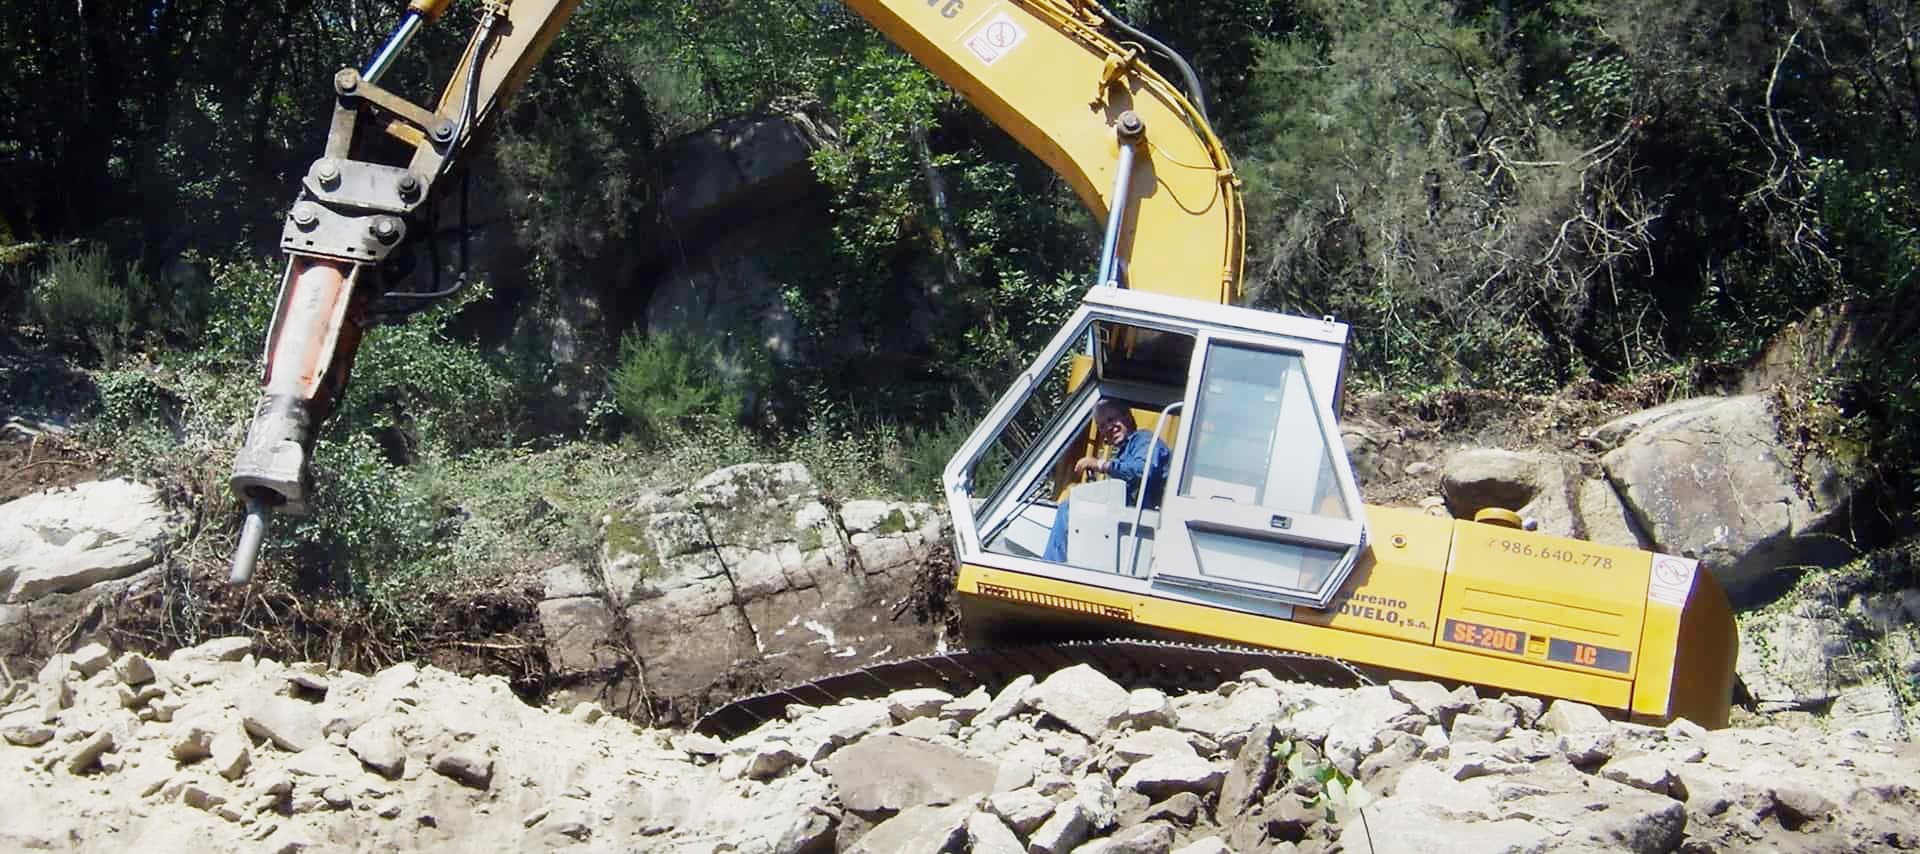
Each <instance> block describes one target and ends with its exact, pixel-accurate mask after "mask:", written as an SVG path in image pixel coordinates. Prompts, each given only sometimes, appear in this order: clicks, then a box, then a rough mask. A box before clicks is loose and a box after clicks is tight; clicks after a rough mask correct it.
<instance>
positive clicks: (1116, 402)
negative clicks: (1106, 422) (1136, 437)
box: [1093, 397, 1140, 427]
mask: <svg viewBox="0 0 1920 854" xmlns="http://www.w3.org/2000/svg"><path fill="white" fill-rule="evenodd" d="M1103 409H1104V410H1107V411H1109V412H1118V413H1120V420H1122V421H1125V422H1127V426H1128V427H1139V426H1140V424H1139V422H1136V421H1134V420H1133V407H1131V406H1128V405H1127V402H1126V401H1124V400H1121V399H1119V398H1117V397H1103V398H1100V402H1099V403H1096V404H1094V405H1093V417H1094V418H1096V419H1098V418H1099V417H1100V410H1103Z"/></svg>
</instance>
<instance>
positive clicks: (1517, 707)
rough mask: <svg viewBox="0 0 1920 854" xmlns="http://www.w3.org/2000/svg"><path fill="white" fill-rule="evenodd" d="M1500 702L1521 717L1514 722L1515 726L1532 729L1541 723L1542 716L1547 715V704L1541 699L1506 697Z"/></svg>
mask: <svg viewBox="0 0 1920 854" xmlns="http://www.w3.org/2000/svg"><path fill="white" fill-rule="evenodd" d="M1500 701H1501V702H1503V703H1505V704H1506V705H1507V707H1508V708H1511V709H1513V710H1514V712H1515V713H1517V714H1518V715H1519V717H1518V718H1517V719H1515V720H1514V721H1513V724H1514V725H1515V726H1523V727H1530V726H1533V725H1535V724H1537V723H1539V722H1540V716H1541V715H1544V714H1546V713H1547V704H1546V702H1545V701H1543V700H1541V699H1540V698H1539V697H1527V696H1506V697H1501V698H1500Z"/></svg>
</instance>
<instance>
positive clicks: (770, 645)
mask: <svg viewBox="0 0 1920 854" xmlns="http://www.w3.org/2000/svg"><path fill="white" fill-rule="evenodd" d="M945 525H946V521H945V516H944V515H943V514H940V513H938V512H936V511H935V510H934V508H932V507H931V506H928V505H925V504H912V503H896V502H873V501H851V502H847V503H846V504H845V505H843V506H839V507H834V506H829V505H828V504H827V503H826V502H825V501H824V500H823V498H822V496H821V494H820V488H819V486H818V485H817V484H815V483H814V481H813V476H812V474H811V473H809V472H808V471H807V469H806V467H805V466H803V465H800V464H798V463H784V464H777V465H774V464H760V463H753V464H746V465H739V466H733V467H730V468H725V469H721V470H719V471H716V472H714V473H712V474H710V475H708V476H706V477H704V478H702V479H701V480H699V481H698V482H696V483H694V484H692V485H691V486H689V487H687V488H685V489H680V490H670V491H667V492H659V493H648V494H645V495H641V496H637V497H635V498H632V499H629V500H625V501H622V502H619V504H618V505H617V506H616V507H615V508H613V509H612V510H611V511H610V512H609V513H607V514H606V515H605V516H604V517H603V518H602V519H601V531H602V546H601V561H600V566H599V567H598V571H597V572H583V573H567V574H565V575H564V576H563V577H559V578H554V579H550V580H549V582H550V583H549V587H550V588H551V590H552V593H550V596H552V598H550V599H549V600H548V601H547V602H546V603H543V604H542V606H541V615H542V618H543V626H544V628H545V629H546V636H547V639H548V647H549V648H548V654H549V657H550V658H552V659H553V660H554V661H555V662H556V663H557V664H559V665H561V666H562V667H563V668H565V669H567V670H569V671H571V672H573V673H575V674H578V675H583V676H594V675H600V676H604V675H608V674H607V673H605V672H604V671H607V670H609V669H615V670H617V668H611V665H613V664H616V663H619V662H621V661H624V660H625V659H626V657H627V656H631V657H632V659H633V660H634V663H637V664H638V665H639V667H640V668H641V669H642V671H643V672H644V687H642V686H640V685H633V686H626V687H628V688H640V689H641V690H642V691H644V692H645V694H646V695H649V696H650V698H651V700H652V701H653V702H654V703H656V704H657V705H655V706H651V707H650V710H651V711H652V712H653V713H655V714H658V713H659V712H661V711H662V707H665V710H666V711H667V713H668V716H669V719H674V718H678V717H680V716H681V715H682V714H691V713H692V712H693V711H694V710H696V709H699V708H703V707H705V708H710V707H711V706H712V705H713V704H714V702H716V701H719V700H724V699H731V698H732V697H733V696H736V695H738V694H739V693H742V692H743V691H744V692H750V691H751V690H752V689H754V688H756V687H763V686H764V687H774V686H778V685H784V684H788V683H792V682H799V681H804V680H806V679H810V678H813V677H816V676H820V675H824V674H828V673H835V672H839V671H842V670H846V669H849V668H851V667H854V666H857V665H858V664H860V663H864V662H869V661H871V660H873V659H874V658H875V657H880V656H885V657H898V656H910V655H917V654H921V653H925V652H930V651H932V649H933V647H934V645H935V643H936V634H937V630H936V627H935V626H933V625H930V624H928V623H925V622H922V621H919V620H916V619H914V618H913V616H911V615H906V616H902V615H901V609H900V603H901V602H903V601H910V600H911V597H912V595H913V583H914V579H915V578H916V577H917V576H918V575H919V574H920V573H921V571H922V569H923V568H924V567H925V566H926V564H927V563H928V562H929V561H932V560H935V559H936V555H937V554H938V553H939V552H940V549H941V548H942V546H943V545H944V543H945V541H946V533H945V532H946V528H945ZM596 576H597V578H596ZM583 580H584V582H585V583H587V584H588V585H589V586H591V585H592V584H594V583H599V584H601V585H603V587H602V588H601V589H600V590H598V591H595V592H593V593H592V594H591V595H580V594H581V593H583V591H582V590H581V589H580V588H581V586H582V582H583ZM554 593H557V594H562V595H558V596H553V595H552V594H554ZM603 603H604V605H603ZM549 619H550V620H552V621H553V623H552V624H551V625H545V623H544V621H545V620H549ZM596 671H602V672H600V673H598V674H596ZM612 687H613V686H609V685H605V684H603V683H601V682H598V681H594V680H592V679H589V680H588V681H587V683H586V684H584V685H582V686H581V687H578V688H576V689H574V691H573V693H574V694H575V695H576V696H579V695H584V694H594V695H598V696H600V697H602V698H605V699H612V700H614V701H615V702H619V703H626V702H629V701H632V702H644V700H641V699H640V692H638V691H628V690H622V691H613V690H607V689H610V688H612Z"/></svg>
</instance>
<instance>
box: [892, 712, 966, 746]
mask: <svg viewBox="0 0 1920 854" xmlns="http://www.w3.org/2000/svg"><path fill="white" fill-rule="evenodd" d="M888 732H891V733H893V734H894V735H902V736H906V737H907V738H917V739H919V740H921V741H939V740H941V739H943V738H952V737H954V736H955V735H958V734H959V732H960V722H959V721H947V720H941V719H939V718H936V717H920V718H914V719H913V720H910V721H907V722H906V723H903V724H901V725H899V726H897V727H894V728H893V729H890V730H888Z"/></svg>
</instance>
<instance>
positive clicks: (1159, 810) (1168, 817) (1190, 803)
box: [1141, 792, 1206, 827]
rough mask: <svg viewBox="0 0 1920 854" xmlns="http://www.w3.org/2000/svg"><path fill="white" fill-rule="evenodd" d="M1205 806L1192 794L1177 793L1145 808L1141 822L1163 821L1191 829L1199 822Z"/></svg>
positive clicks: (1198, 797)
mask: <svg viewBox="0 0 1920 854" xmlns="http://www.w3.org/2000/svg"><path fill="white" fill-rule="evenodd" d="M1205 808H1206V804H1205V803H1204V802H1203V801H1201V800H1200V796H1199V795H1196V794H1194V793H1192V792H1178V793H1176V794H1174V795H1173V797H1170V798H1167V799H1166V800H1164V801H1160V802H1159V803H1156V804H1153V805H1151V806H1149V807H1147V811H1146V813H1144V814H1143V815H1142V818H1141V820H1142V821H1165V822H1171V823H1173V824H1177V825H1179V826H1181V827H1192V826H1193V825H1194V823H1195V822H1197V821H1199V820H1200V818H1201V817H1202V815H1203V814H1204V813H1203V811H1204V810H1205Z"/></svg>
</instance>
